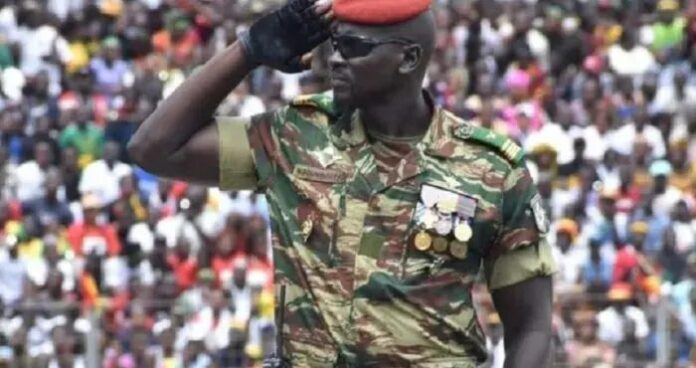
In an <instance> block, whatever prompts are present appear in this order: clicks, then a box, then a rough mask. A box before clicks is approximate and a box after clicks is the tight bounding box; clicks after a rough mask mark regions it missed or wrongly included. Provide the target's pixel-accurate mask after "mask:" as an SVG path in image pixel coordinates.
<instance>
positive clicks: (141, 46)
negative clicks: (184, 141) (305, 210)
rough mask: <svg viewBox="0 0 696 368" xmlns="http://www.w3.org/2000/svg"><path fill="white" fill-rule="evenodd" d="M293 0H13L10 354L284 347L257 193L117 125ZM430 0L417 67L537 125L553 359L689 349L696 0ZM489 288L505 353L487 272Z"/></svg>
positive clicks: (260, 87) (190, 355) (0, 76)
mask: <svg viewBox="0 0 696 368" xmlns="http://www.w3.org/2000/svg"><path fill="white" fill-rule="evenodd" d="M280 2H281V0H277V1H266V0H239V1H233V0H208V1H203V0H130V1H128V0H42V1H33V0H15V1H12V0H0V70H1V72H0V367H32V368H34V367H38V368H43V367H50V368H56V367H59V368H73V367H75V368H77V367H80V368H82V367H89V368H91V367H98V366H101V367H108V368H116V367H119V368H136V367H137V368H141V367H146V368H152V367H156V368H171V367H193V368H197V367H237V366H251V365H254V364H258V362H259V360H260V359H261V358H262V356H263V355H264V354H269V353H271V352H272V350H273V345H274V340H273V339H274V337H273V335H274V329H273V318H274V316H273V314H274V311H273V303H274V292H273V284H272V283H273V277H272V276H273V275H272V264H271V259H270V254H269V245H268V244H269V236H268V227H267V225H268V221H269V219H268V212H267V209H266V203H265V199H264V197H263V196H262V195H257V194H255V193H250V192H241V193H224V192H220V191H219V190H215V189H210V190H208V189H205V188H201V187H197V186H191V185H186V184H184V183H179V182H172V181H168V180H163V179H160V178H156V177H153V176H151V175H149V174H147V173H146V172H144V171H142V170H141V169H139V168H138V167H135V166H133V165H131V164H129V159H128V156H127V154H126V152H125V146H126V143H127V142H128V139H129V137H130V136H131V134H132V133H133V131H134V130H135V129H136V127H137V126H138V124H140V123H141V122H142V121H143V120H144V119H145V117H147V116H148V114H150V113H151V112H152V111H153V109H154V108H155V106H156V105H157V103H158V102H159V101H160V100H161V99H163V98H165V97H166V96H168V95H169V94H170V93H171V92H172V91H173V90H174V89H175V88H176V87H177V86H178V85H179V84H180V83H181V82H182V81H183V80H184V79H185V78H186V77H187V76H188V75H190V74H191V73H193V72H194V71H195V68H196V67H197V66H199V65H200V64H201V63H203V62H204V61H205V60H207V59H208V58H210V56H211V55H213V54H215V53H217V52H219V51H221V50H222V49H223V48H224V47H225V46H226V45H228V44H230V43H231V42H233V41H234V40H235V39H236V35H237V34H238V32H240V31H241V30H243V29H245V27H247V26H248V25H249V24H250V22H251V21H252V20H253V19H255V18H257V17H258V15H259V14H261V13H263V12H265V11H267V10H268V9H271V8H273V7H275V6H277V5H278V4H279V3H280ZM436 2H437V6H436V7H435V8H436V14H437V25H438V28H439V33H438V39H437V51H436V53H435V57H434V60H433V63H432V65H431V67H430V70H429V72H428V78H427V84H426V88H427V89H428V90H429V91H430V92H431V93H432V95H433V96H434V98H435V100H436V101H437V102H438V103H439V104H442V105H444V106H445V107H446V108H448V109H450V110H451V111H453V112H455V113H456V114H458V115H459V116H461V117H463V118H466V119H470V120H471V121H473V122H475V123H476V124H480V125H482V126H485V127H488V128H491V129H493V130H495V131H497V132H500V133H503V134H506V135H509V136H510V137H512V138H514V139H515V140H517V141H518V142H519V143H520V144H521V145H522V146H523V147H524V148H525V150H526V151H527V153H528V158H529V162H528V165H529V167H530V170H531V171H532V173H533V176H534V178H535V180H536V181H537V183H538V185H539V189H540V191H541V194H542V196H543V198H544V201H545V205H546V207H547V209H548V211H549V213H550V214H551V215H552V219H553V226H552V231H551V233H550V237H551V240H552V244H554V255H555V257H556V259H557V261H558V265H559V269H560V270H559V272H558V274H557V275H556V280H555V288H556V290H555V291H556V301H555V312H554V338H555V342H556V344H555V361H556V362H557V366H572V367H610V366H617V367H634V366H635V367H647V366H656V367H658V366H659V367H665V366H680V367H688V366H696V349H694V346H696V288H694V283H695V282H696V253H694V246H695V244H696V221H694V215H695V214H696V208H695V206H696V197H695V195H696V168H695V166H694V165H695V164H694V163H696V160H695V159H696V136H695V135H694V133H696V74H695V73H694V71H695V70H696V47H695V43H696V1H687V0H685V1H681V2H679V1H676V0H659V1H655V0H633V1H631V0H623V1H622V0H566V1H562V0H556V1H551V0H547V1H542V0H538V1H506V0H498V1H494V0H481V1H475V0H451V1H446V0H441V1H436ZM328 52H330V51H329V50H328V49H326V47H324V48H322V49H321V50H319V51H318V52H317V56H318V57H315V65H314V68H313V71H311V72H307V73H304V74H299V75H285V74H281V73H278V72H274V71H271V70H268V69H264V68H260V69H258V70H256V71H255V72H254V73H253V74H252V75H250V76H249V78H248V79H247V81H246V82H245V83H244V84H243V85H241V86H240V87H238V88H237V89H236V90H234V91H233V92H232V93H231V94H230V95H229V97H228V98H227V99H226V101H225V102H224V104H223V105H222V106H220V113H221V114H226V115H243V116H250V115H254V114H258V113H262V112H264V111H266V110H269V109H274V108H277V107H278V106H281V105H283V104H285V103H286V102H287V101H288V99H290V98H292V97H293V96H296V95H298V94H304V93H316V92H323V91H325V90H327V89H328V88H327V85H328V84H327V83H326V82H327V73H326V66H325V62H323V60H325V56H326V55H328ZM322 56H324V57H322ZM474 296H475V298H474V300H475V302H476V304H477V307H478V309H479V316H480V323H481V325H482V326H483V327H484V329H485V330H486V332H487V333H488V336H489V346H490V351H491V358H490V366H493V367H501V366H502V364H501V363H502V359H503V356H502V354H503V346H502V341H501V336H502V331H501V327H500V321H499V318H498V316H497V314H495V311H494V310H493V308H492V304H491V300H490V296H489V295H488V293H487V291H486V290H485V285H484V284H483V283H481V284H480V285H479V286H477V287H476V288H475V290H474Z"/></svg>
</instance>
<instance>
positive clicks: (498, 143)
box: [454, 123, 524, 165]
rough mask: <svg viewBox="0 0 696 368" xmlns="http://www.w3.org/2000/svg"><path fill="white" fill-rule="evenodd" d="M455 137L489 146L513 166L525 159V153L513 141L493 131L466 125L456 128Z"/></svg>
mask: <svg viewBox="0 0 696 368" xmlns="http://www.w3.org/2000/svg"><path fill="white" fill-rule="evenodd" d="M454 135H455V136H456V137H458V138H459V139H462V140H465V141H474V142H477V143H481V144H484V145H486V146H489V147H491V148H493V149H495V150H496V151H498V153H500V154H501V155H502V156H503V157H505V159H507V160H508V161H510V162H511V163H513V164H515V165H516V164H519V163H520V162H521V161H522V159H524V151H523V150H522V147H520V146H519V145H518V144H517V143H515V142H514V141H513V140H512V139H510V138H508V137H506V136H504V135H501V134H498V133H495V132H493V131H491V130H488V129H485V128H481V127H477V126H475V125H472V124H470V123H464V124H462V125H461V126H459V127H456V128H454Z"/></svg>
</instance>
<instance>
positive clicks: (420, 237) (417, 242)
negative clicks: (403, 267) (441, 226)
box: [413, 231, 433, 252]
mask: <svg viewBox="0 0 696 368" xmlns="http://www.w3.org/2000/svg"><path fill="white" fill-rule="evenodd" d="M432 244H433V238H432V237H431V236H430V234H428V233H426V232H425V231H421V232H419V233H418V234H417V235H416V237H415V238H414V239H413V245H414V246H415V247H416V249H418V250H419V251H421V252H425V251H427V250H428V249H430V246H431V245H432Z"/></svg>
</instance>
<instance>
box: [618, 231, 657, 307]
mask: <svg viewBox="0 0 696 368" xmlns="http://www.w3.org/2000/svg"><path fill="white" fill-rule="evenodd" d="M647 233H648V224H646V223H645V222H641V221H638V222H634V223H633V224H632V225H631V239H632V240H633V244H632V245H624V246H623V247H621V249H619V251H618V252H617V253H616V262H615V263H614V275H613V284H614V285H617V284H620V283H629V284H632V285H635V286H637V287H639V288H641V289H643V290H644V291H645V292H646V293H648V294H650V293H652V292H654V291H655V290H652V288H651V287H650V286H651V285H649V284H650V280H651V278H653V277H654V275H656V271H655V268H654V267H653V266H652V264H651V263H650V261H649V260H648V258H647V257H646V256H645V254H643V245H644V243H645V239H646V235H647Z"/></svg>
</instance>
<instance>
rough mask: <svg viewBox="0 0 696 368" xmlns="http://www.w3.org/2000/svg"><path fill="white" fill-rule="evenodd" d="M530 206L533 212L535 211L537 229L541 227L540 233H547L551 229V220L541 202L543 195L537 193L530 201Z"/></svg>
mask: <svg viewBox="0 0 696 368" xmlns="http://www.w3.org/2000/svg"><path fill="white" fill-rule="evenodd" d="M530 206H531V207H532V213H534V222H536V226H537V229H539V232H540V233H542V234H546V233H547V232H548V231H549V226H550V221H549V217H548V216H547V215H546V210H545V209H544V205H543V203H542V202H541V195H539V194H537V195H535V196H534V198H532V201H531V202H530Z"/></svg>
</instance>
